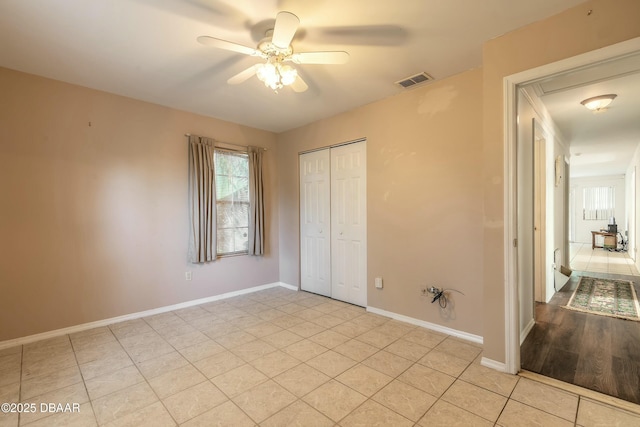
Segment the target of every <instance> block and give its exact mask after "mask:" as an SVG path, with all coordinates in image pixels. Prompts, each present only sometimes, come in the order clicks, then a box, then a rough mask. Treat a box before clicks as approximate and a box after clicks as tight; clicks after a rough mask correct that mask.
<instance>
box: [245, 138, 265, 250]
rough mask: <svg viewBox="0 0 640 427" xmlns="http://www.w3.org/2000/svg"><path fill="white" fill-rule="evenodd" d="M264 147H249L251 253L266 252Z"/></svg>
mask: <svg viewBox="0 0 640 427" xmlns="http://www.w3.org/2000/svg"><path fill="white" fill-rule="evenodd" d="M263 151H264V150H263V149H262V148H256V147H248V149H247V153H248V155H249V255H263V254H264V241H265V233H264V185H263V182H262V152H263Z"/></svg>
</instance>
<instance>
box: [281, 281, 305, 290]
mask: <svg viewBox="0 0 640 427" xmlns="http://www.w3.org/2000/svg"><path fill="white" fill-rule="evenodd" d="M276 283H278V285H279V286H281V287H283V288H287V289H290V290H292V291H296V292H297V291H299V290H300V289H299V288H298V287H297V286H293V285H290V284H288V283H284V282H276Z"/></svg>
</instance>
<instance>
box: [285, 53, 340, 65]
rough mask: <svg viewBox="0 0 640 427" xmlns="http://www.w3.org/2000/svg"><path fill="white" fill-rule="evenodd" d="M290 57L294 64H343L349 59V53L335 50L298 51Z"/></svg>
mask: <svg viewBox="0 0 640 427" xmlns="http://www.w3.org/2000/svg"><path fill="white" fill-rule="evenodd" d="M291 59H292V60H293V62H295V63H296V64H345V63H347V62H348V61H349V54H348V53H347V52H343V51H336V52H300V53H294V54H293V55H292V56H291Z"/></svg>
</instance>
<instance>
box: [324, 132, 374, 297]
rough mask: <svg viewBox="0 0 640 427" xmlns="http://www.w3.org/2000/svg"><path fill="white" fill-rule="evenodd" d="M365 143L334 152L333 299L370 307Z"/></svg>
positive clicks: (332, 218) (332, 173)
mask: <svg viewBox="0 0 640 427" xmlns="http://www.w3.org/2000/svg"><path fill="white" fill-rule="evenodd" d="M366 165H367V156H366V143H365V142H364V141H363V142H358V143H354V144H348V145H343V146H340V147H335V148H332V149H331V297H332V298H335V299H339V300H342V301H346V302H349V303H352V304H357V305H360V306H366V305H367V169H366Z"/></svg>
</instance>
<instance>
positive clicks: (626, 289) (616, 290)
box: [565, 276, 640, 321]
mask: <svg viewBox="0 0 640 427" xmlns="http://www.w3.org/2000/svg"><path fill="white" fill-rule="evenodd" d="M565 307H566V308H568V309H570V310H576V311H583V312H585V313H592V314H599V315H601V316H610V317H619V318H622V319H628V320H635V321H640V306H639V305H638V297H637V295H636V291H635V289H634V288H633V284H632V283H631V282H629V281H628V280H612V279H596V278H594V277H587V276H583V277H581V278H580V282H578V286H577V287H576V290H575V291H573V295H572V296H571V299H570V300H569V303H567V305H566V306H565Z"/></svg>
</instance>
